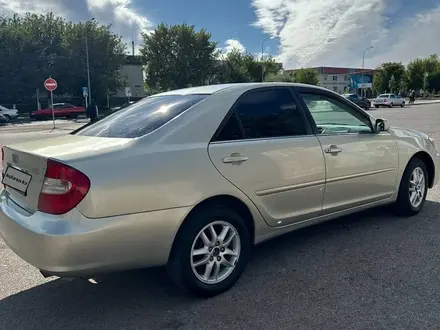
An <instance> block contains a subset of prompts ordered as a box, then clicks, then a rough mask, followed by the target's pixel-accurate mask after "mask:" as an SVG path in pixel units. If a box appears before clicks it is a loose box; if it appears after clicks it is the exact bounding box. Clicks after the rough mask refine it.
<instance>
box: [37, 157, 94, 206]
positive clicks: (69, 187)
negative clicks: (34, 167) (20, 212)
mask: <svg viewBox="0 0 440 330" xmlns="http://www.w3.org/2000/svg"><path fill="white" fill-rule="evenodd" d="M89 189H90V180H89V178H88V177H87V176H86V175H85V174H83V173H82V172H80V171H78V170H76V169H74V168H73V167H70V166H67V165H65V164H62V163H58V162H56V161H54V160H51V159H49V160H48V161H47V169H46V175H45V177H44V182H43V187H42V188H41V192H40V197H39V198H38V210H39V211H41V212H44V213H49V214H64V213H67V212H69V211H70V210H71V209H73V208H74V207H75V206H77V205H78V204H79V203H80V202H81V201H82V200H83V199H84V197H85V196H86V195H87V192H88V191H89Z"/></svg>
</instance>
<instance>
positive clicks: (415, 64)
mask: <svg viewBox="0 0 440 330" xmlns="http://www.w3.org/2000/svg"><path fill="white" fill-rule="evenodd" d="M407 72H408V87H409V88H411V89H422V88H423V87H424V86H425V81H424V79H425V76H426V74H427V75H428V76H429V75H433V74H435V73H436V72H440V60H439V58H438V56H437V55H436V54H434V55H430V56H428V57H426V58H416V59H415V60H413V61H411V62H410V63H409V64H408V66H407ZM426 83H427V84H429V78H426Z"/></svg>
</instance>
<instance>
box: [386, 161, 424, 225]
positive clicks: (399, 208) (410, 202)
mask: <svg viewBox="0 0 440 330" xmlns="http://www.w3.org/2000/svg"><path fill="white" fill-rule="evenodd" d="M415 173H417V175H419V179H416V177H415V175H416V174H415ZM427 193H428V171H427V169H426V165H425V163H424V162H423V161H422V160H421V159H420V158H418V157H416V158H413V159H411V160H410V162H409V163H408V165H407V166H406V169H405V172H404V173H403V176H402V180H401V181H400V187H399V193H398V195H397V201H396V203H395V205H394V208H395V211H396V213H397V214H398V215H401V216H413V215H416V214H418V213H419V212H420V211H421V210H422V208H423V205H424V204H425V201H426V195H427ZM414 194H416V195H417V196H418V197H414ZM413 198H414V199H413Z"/></svg>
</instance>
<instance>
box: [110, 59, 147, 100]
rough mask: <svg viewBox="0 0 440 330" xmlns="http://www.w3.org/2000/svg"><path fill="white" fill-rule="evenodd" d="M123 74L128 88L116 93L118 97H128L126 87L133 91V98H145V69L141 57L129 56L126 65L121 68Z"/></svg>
mask: <svg viewBox="0 0 440 330" xmlns="http://www.w3.org/2000/svg"><path fill="white" fill-rule="evenodd" d="M121 74H122V75H124V76H125V78H126V82H127V83H126V86H124V88H121V89H120V90H118V91H117V92H116V95H115V96H116V97H126V95H125V87H129V88H130V90H131V97H133V98H139V97H145V96H146V93H145V87H144V69H143V67H142V63H141V60H140V57H139V56H133V55H129V56H127V60H126V64H125V65H124V66H123V67H122V68H121Z"/></svg>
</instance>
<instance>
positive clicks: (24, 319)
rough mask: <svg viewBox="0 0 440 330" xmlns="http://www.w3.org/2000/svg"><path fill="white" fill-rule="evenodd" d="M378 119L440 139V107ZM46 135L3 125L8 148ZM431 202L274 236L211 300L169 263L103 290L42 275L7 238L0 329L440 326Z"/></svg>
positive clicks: (1, 262) (388, 112)
mask: <svg viewBox="0 0 440 330" xmlns="http://www.w3.org/2000/svg"><path fill="white" fill-rule="evenodd" d="M372 114H374V115H375V116H381V117H385V118H388V119H389V120H390V121H391V124H392V125H397V126H405V127H410V128H415V129H419V130H422V131H424V132H425V133H428V134H430V135H431V136H432V137H433V138H436V139H437V141H439V142H438V143H439V145H440V105H424V106H414V107H411V108H410V107H408V108H405V109H400V108H399V109H380V110H372ZM69 125H70V124H69ZM36 132H37V131H32V132H29V133H27V136H26V133H17V132H16V133H12V132H6V133H5V131H3V132H2V130H1V128H0V144H5V143H12V142H14V141H18V140H25V139H32V138H35V136H36V135H35V134H37V135H38V134H40V135H45V134H46V136H48V134H53V133H42V132H43V131H38V132H39V133H36ZM66 132H67V131H66ZM55 134H62V132H60V131H57V132H56V133H55ZM428 199H429V201H428V202H427V203H426V205H425V208H424V210H423V211H422V213H421V214H420V215H419V216H417V217H412V218H407V219H404V218H398V217H395V216H393V215H391V214H390V213H389V212H388V211H387V210H386V209H377V210H372V211H369V212H366V213H361V214H356V215H353V216H350V217H345V218H341V219H338V220H335V221H332V222H328V223H325V224H321V225H318V226H314V227H310V228H307V229H303V230H300V231H297V232H294V233H291V234H288V235H285V236H283V237H281V238H279V239H276V240H273V241H270V242H268V243H265V244H264V245H262V246H259V247H257V248H256V250H255V253H254V258H253V260H252V262H251V263H250V264H249V266H248V268H247V269H246V272H245V274H244V276H243V277H242V279H241V280H240V282H239V283H238V284H237V285H236V286H235V287H234V288H233V289H232V290H230V291H229V292H227V293H225V294H223V295H221V296H218V297H215V298H212V299H209V300H199V299H195V298H191V297H188V296H186V295H185V294H182V293H180V292H179V291H177V290H176V289H175V287H174V286H173V285H172V284H171V283H170V282H169V281H168V279H167V277H166V276H165V273H164V271H163V270H162V269H154V270H144V271H134V272H129V273H123V274H118V275H112V276H108V278H106V281H104V282H102V283H100V284H98V285H91V284H88V283H86V282H84V281H81V280H73V281H65V280H59V279H51V280H44V279H43V278H42V277H41V276H40V274H39V273H38V271H37V270H35V269H33V268H32V267H31V266H29V265H27V264H26V263H25V262H24V261H21V260H20V259H19V258H18V257H17V256H15V255H14V254H13V253H12V252H11V251H10V250H9V249H8V248H7V247H6V246H5V244H4V243H3V242H2V241H1V240H0V328H1V329H42V328H46V329H94V328H96V329H101V328H102V329H191V330H196V329H252V330H257V329H293V328H295V329H387V330H391V329H438V328H439V326H440V313H439V310H440V281H439V277H440V249H439V246H440V235H439V234H438V233H439V232H440V222H439V221H438V220H439V215H440V204H439V202H440V193H439V189H438V186H437V187H435V188H434V189H433V190H431V191H430V193H429V197H428Z"/></svg>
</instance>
